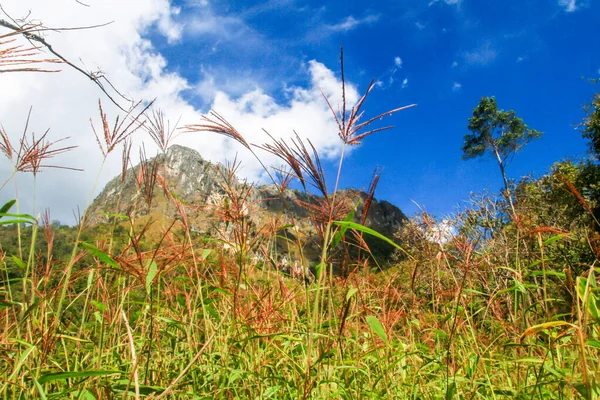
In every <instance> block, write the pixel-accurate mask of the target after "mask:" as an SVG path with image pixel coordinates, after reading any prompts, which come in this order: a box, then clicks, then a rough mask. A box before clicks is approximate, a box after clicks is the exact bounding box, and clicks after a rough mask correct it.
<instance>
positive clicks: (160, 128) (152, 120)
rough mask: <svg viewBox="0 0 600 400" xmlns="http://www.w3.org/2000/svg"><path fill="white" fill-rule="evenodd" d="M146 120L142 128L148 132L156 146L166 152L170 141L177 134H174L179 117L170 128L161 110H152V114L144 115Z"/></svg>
mask: <svg viewBox="0 0 600 400" xmlns="http://www.w3.org/2000/svg"><path fill="white" fill-rule="evenodd" d="M146 120H147V121H148V124H146V125H145V126H144V129H145V130H146V131H147V132H148V134H149V135H150V137H151V138H152V140H153V141H154V143H156V145H157V146H158V148H159V149H160V150H161V151H162V152H163V153H166V152H167V149H168V148H169V146H170V145H171V141H172V140H173V139H175V138H176V137H177V136H178V135H176V134H175V131H176V130H177V125H179V121H180V119H179V120H177V122H176V123H175V125H174V126H173V127H172V128H171V123H170V121H169V120H167V121H166V124H165V116H164V113H163V112H162V110H158V111H157V110H152V115H151V116H150V117H148V116H146Z"/></svg>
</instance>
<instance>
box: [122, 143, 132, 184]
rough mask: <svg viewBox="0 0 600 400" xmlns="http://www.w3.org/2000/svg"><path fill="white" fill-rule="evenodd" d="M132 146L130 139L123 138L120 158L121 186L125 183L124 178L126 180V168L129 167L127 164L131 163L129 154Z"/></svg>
mask: <svg viewBox="0 0 600 400" xmlns="http://www.w3.org/2000/svg"><path fill="white" fill-rule="evenodd" d="M132 145H133V141H132V140H131V138H125V140H123V153H122V156H121V184H123V183H124V182H125V178H127V167H129V163H130V162H131V159H130V154H131V146H132Z"/></svg>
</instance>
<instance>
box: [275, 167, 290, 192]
mask: <svg viewBox="0 0 600 400" xmlns="http://www.w3.org/2000/svg"><path fill="white" fill-rule="evenodd" d="M293 179H294V175H292V171H290V170H289V169H283V168H275V184H276V185H277V188H278V189H279V192H280V193H283V192H285V190H286V189H287V188H289V187H290V184H291V183H292V180H293Z"/></svg>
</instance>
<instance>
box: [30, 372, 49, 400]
mask: <svg viewBox="0 0 600 400" xmlns="http://www.w3.org/2000/svg"><path fill="white" fill-rule="evenodd" d="M32 379H33V384H34V385H35V388H36V389H37V391H38V393H39V395H40V399H42V400H48V396H47V395H46V392H45V391H44V388H43V387H42V385H40V383H39V382H38V381H37V379H35V376H33V377H32Z"/></svg>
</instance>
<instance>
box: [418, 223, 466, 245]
mask: <svg viewBox="0 0 600 400" xmlns="http://www.w3.org/2000/svg"><path fill="white" fill-rule="evenodd" d="M457 232H458V231H457V229H456V227H455V225H454V222H453V221H452V220H450V219H443V220H441V221H440V222H437V223H436V224H435V225H433V226H431V227H428V228H426V229H425V235H426V236H427V238H428V239H429V240H431V241H432V242H435V243H437V244H439V245H443V244H446V243H448V242H450V241H451V240H452V238H453V237H454V236H456V234H457Z"/></svg>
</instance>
